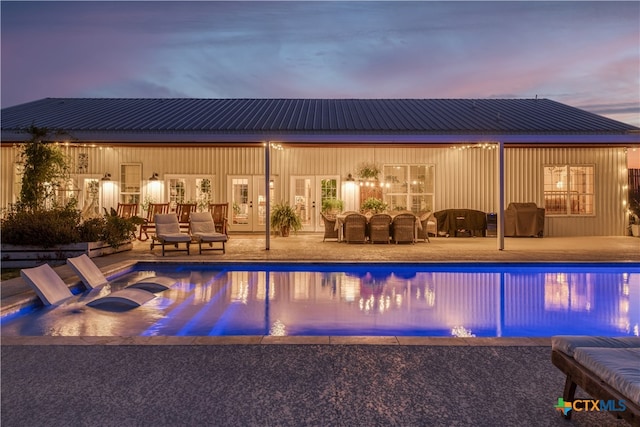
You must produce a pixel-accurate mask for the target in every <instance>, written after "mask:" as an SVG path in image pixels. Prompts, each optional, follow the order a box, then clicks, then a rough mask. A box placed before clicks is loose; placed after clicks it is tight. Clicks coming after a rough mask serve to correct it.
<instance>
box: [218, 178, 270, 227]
mask: <svg viewBox="0 0 640 427" xmlns="http://www.w3.org/2000/svg"><path fill="white" fill-rule="evenodd" d="M228 185H229V199H230V200H229V203H230V206H229V210H230V212H229V215H230V217H231V219H230V221H229V230H230V231H231V232H237V231H239V232H253V231H264V230H265V229H266V224H267V198H266V195H265V194H266V193H265V178H264V176H262V175H245V176H230V177H229V181H228ZM276 188H277V186H276V179H275V178H273V179H272V181H271V185H269V191H270V197H271V204H274V203H276Z"/></svg>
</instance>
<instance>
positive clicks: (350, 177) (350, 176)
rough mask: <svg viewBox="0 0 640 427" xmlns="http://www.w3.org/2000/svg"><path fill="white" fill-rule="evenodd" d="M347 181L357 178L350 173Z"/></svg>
mask: <svg viewBox="0 0 640 427" xmlns="http://www.w3.org/2000/svg"><path fill="white" fill-rule="evenodd" d="M347 181H355V179H353V175H351V174H348V175H347Z"/></svg>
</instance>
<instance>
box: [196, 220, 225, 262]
mask: <svg viewBox="0 0 640 427" xmlns="http://www.w3.org/2000/svg"><path fill="white" fill-rule="evenodd" d="M190 230H191V237H192V239H193V240H195V241H196V242H198V248H199V250H200V251H199V253H200V254H202V244H203V243H208V244H209V250H214V251H222V253H223V254H224V253H226V251H225V243H226V241H227V240H228V239H227V235H226V234H222V233H218V232H217V231H216V226H215V223H214V222H213V217H212V216H211V212H193V213H191V218H190ZM214 243H222V247H221V248H216V247H214V246H213V244H214Z"/></svg>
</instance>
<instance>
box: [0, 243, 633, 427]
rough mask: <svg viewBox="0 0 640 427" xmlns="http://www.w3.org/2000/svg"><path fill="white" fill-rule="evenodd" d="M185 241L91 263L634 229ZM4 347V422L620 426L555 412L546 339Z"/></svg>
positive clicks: (561, 247) (286, 254) (511, 253)
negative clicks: (391, 239) (366, 241)
mask: <svg viewBox="0 0 640 427" xmlns="http://www.w3.org/2000/svg"><path fill="white" fill-rule="evenodd" d="M192 253H194V254H193V255H189V256H187V255H186V253H184V252H181V253H171V252H168V253H167V255H166V256H165V257H162V256H161V255H160V249H159V248H155V249H154V250H153V251H150V250H149V243H148V242H145V243H142V242H136V243H135V244H134V249H133V250H132V251H127V252H123V253H119V254H114V255H109V256H106V257H100V258H95V259H94V261H95V262H96V264H98V266H100V267H101V269H102V270H103V271H104V272H105V273H106V274H109V273H110V272H114V271H116V270H118V269H122V268H126V266H128V265H130V264H131V263H132V262H135V261H138V260H143V261H158V262H186V261H192V262H209V261H212V262H236V261H249V262H250V261H312V262H364V261H371V262H405V261H407V262H435V263H443V262H565V261H571V262H623V263H638V262H640V239H637V238H632V237H588V238H583V237H579V238H542V239H521V238H518V239H513V238H511V239H505V250H503V251H498V250H497V249H496V240H495V239H492V238H462V237H459V238H432V239H431V243H422V242H420V243H416V244H415V245H347V244H345V243H337V242H322V237H321V236H319V235H317V234H302V233H301V234H298V235H292V236H291V237H288V238H281V237H277V238H273V237H272V238H271V248H270V250H269V251H266V250H265V249H264V235H232V236H231V239H230V241H229V243H228V245H227V253H226V254H221V253H220V252H205V254H204V255H197V249H196V250H192ZM56 271H57V272H58V274H60V275H61V276H62V277H63V279H64V280H65V281H66V282H67V283H68V284H70V285H73V284H74V283H76V282H77V281H78V279H77V277H75V276H74V275H73V273H72V272H71V270H70V269H69V268H68V267H66V266H61V267H57V268H56ZM0 291H1V293H2V309H3V311H4V310H7V309H8V308H9V307H11V306H14V307H15V306H16V304H18V305H19V304H20V301H22V303H24V302H28V301H33V298H34V296H35V295H34V294H33V292H32V291H31V290H30V289H29V288H28V286H27V285H26V284H25V283H24V282H23V281H22V279H20V278H16V279H12V280H9V281H5V282H2V284H1V285H0ZM1 347H2V348H1V349H2V371H1V372H2V407H1V409H2V410H1V419H0V421H1V422H2V425H3V426H20V427H22V426H40V425H72V424H73V425H101V426H111V425H113V426H120V425H125V426H127V425H154V426H156V425H157V426H190V425H194V426H195V425H220V426H238V425H243V426H244V425H246V426H263V425H279V426H307V425H308V426H320V425H322V426H325V425H327V426H334V425H335V426H389V425H398V426H405V425H407V426H408V425H412V426H413V425H433V426H441V425H442V426H494V425H505V426H511V425H513V426H516V425H517V426H544V425H546V426H563V427H566V426H603V425H608V426H624V425H626V423H624V422H623V421H619V420H615V419H614V418H613V417H612V416H611V415H610V414H608V413H606V412H580V413H576V414H574V415H573V418H572V421H571V422H570V423H568V422H567V421H565V420H564V419H562V417H561V416H560V415H559V413H558V412H557V410H556V409H555V408H554V405H555V403H556V402H557V399H558V397H560V396H561V395H562V390H563V386H564V376H563V375H562V373H561V372H560V371H559V370H558V369H556V368H555V367H554V366H553V365H552V364H551V361H550V356H551V348H550V340H549V339H548V338H535V339H530V338H519V339H518V338H453V337H452V338H424V337H269V336H250V337H2V346H1ZM65 396H66V397H65ZM86 396H93V398H92V399H89V400H88V401H87V400H86ZM580 396H582V398H588V397H587V396H586V395H583V394H581V393H580V390H579V391H578V395H577V397H580Z"/></svg>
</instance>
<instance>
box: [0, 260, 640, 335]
mask: <svg viewBox="0 0 640 427" xmlns="http://www.w3.org/2000/svg"><path fill="white" fill-rule="evenodd" d="M152 273H157V274H161V275H168V276H172V277H175V278H176V279H177V280H178V283H177V284H176V285H174V286H173V287H172V288H171V289H170V290H168V291H165V292H162V293H158V294H156V295H157V297H156V298H155V299H153V300H151V301H150V302H148V303H146V304H144V305H143V306H141V307H138V308H135V309H132V310H128V311H116V312H114V311H106V310H100V309H95V308H90V307H87V306H85V302H86V300H87V294H86V293H82V294H80V295H76V296H74V297H73V298H71V299H70V300H67V301H65V302H64V303H63V304H61V305H59V306H56V307H45V308H42V307H38V308H35V309H25V310H21V311H20V312H18V313H14V314H10V315H4V316H3V317H2V319H1V332H2V335H3V336H40V335H52V336H226V335H273V336H303V335H312V336H313V335H334V336H388V335H395V336H428V337H436V336H477V337H549V336H552V335H560V334H574V335H575V334H584V335H608V336H625V335H638V334H639V332H640V331H639V328H640V264H444V265H433V264H347V263H345V264H340V263H337V264H336V263H333V264H305V263H291V264H281V263H259V264H255V263H254V264H252V263H238V264H164V263H163V264H154V263H142V262H141V263H138V264H136V265H135V266H134V267H133V268H132V269H131V270H128V271H127V272H124V273H123V274H121V275H119V276H118V277H116V278H113V282H112V286H111V288H112V289H120V288H122V287H124V286H126V285H127V284H129V283H131V282H133V281H135V280H137V279H140V278H141V277H143V276H146V275H150V274H152ZM110 291H111V289H104V290H102V292H103V293H108V292H110ZM93 297H95V294H92V295H91V298H93Z"/></svg>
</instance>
